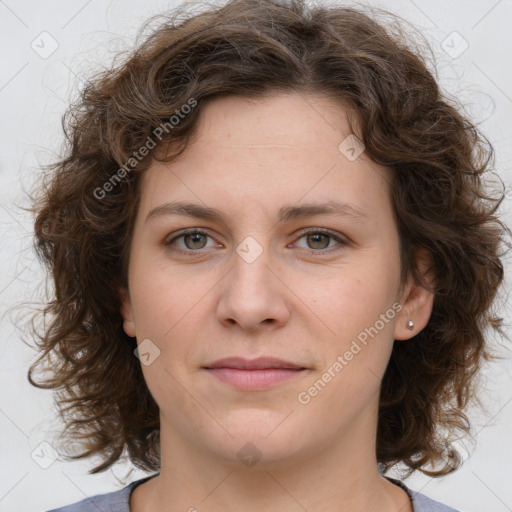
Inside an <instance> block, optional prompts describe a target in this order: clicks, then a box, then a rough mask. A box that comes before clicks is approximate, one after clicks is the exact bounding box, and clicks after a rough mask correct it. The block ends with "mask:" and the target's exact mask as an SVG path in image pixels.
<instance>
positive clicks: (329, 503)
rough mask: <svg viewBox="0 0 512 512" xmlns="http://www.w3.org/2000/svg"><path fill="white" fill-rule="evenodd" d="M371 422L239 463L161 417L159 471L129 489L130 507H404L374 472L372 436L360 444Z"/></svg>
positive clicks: (353, 511) (166, 510) (370, 510)
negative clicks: (301, 448) (288, 452)
mask: <svg viewBox="0 0 512 512" xmlns="http://www.w3.org/2000/svg"><path fill="white" fill-rule="evenodd" d="M374 428H375V425H367V426H366V428H364V426H363V425H360V426H358V428H356V429H351V430H352V431H351V432H346V433H344V435H343V436H341V438H338V439H337V442H336V443H333V444H330V445H329V446H324V447H322V449H319V447H315V449H314V451H312V453H311V454H308V453H304V452H303V453H295V454H293V455H292V456H289V457H286V459H283V458H281V459H279V460H276V459H273V460H265V457H264V456H263V457H262V458H261V459H260V460H259V461H258V462H256V463H255V464H254V465H252V466H244V465H243V464H241V463H240V461H239V460H238V459H237V458H236V457H233V458H232V459H229V458H225V459H222V458H221V457H219V455H218V454H212V453H210V452H209V451H207V450H205V449H204V447H203V446H201V445H200V444H199V443H197V442H194V440H191V439H188V440H187V439H184V438H183V437H182V436H180V435H179V434H178V433H177V432H176V431H174V430H173V429H172V428H171V427H170V426H169V425H166V424H165V419H164V418H161V449H162V452H161V455H162V465H161V469H160V474H159V476H157V477H155V478H153V479H151V480H149V481H148V482H146V483H145V484H142V485H141V486H139V487H138V488H137V489H136V490H135V491H134V493H133V494H132V500H131V504H130V506H131V510H132V512H144V511H149V510H159V511H161V512H175V511H188V512H196V511H199V510H208V511H209V512H221V511H222V512H226V511H228V512H229V511H238V510H244V512H261V511H262V510H265V511H266V512H274V511H275V512H277V511H279V512H288V511H290V512H292V511H293V512H296V511H297V510H315V511H318V512H334V511H336V512H349V511H350V512H357V511H361V512H362V511H364V512H377V511H378V512H399V511H400V512H412V506H411V503H410V500H409V497H408V496H407V493H406V492H405V491H404V490H402V489H400V488H399V487H397V486H396V485H394V484H392V483H390V482H389V481H388V480H386V479H385V478H383V477H382V476H381V475H380V474H379V471H378V466H377V462H376V459H375V442H373V443H367V442H366V443H365V442H364V441H367V440H368V438H369V437H368V436H369V435H371V432H374ZM249 451H250V450H249ZM142 487H145V489H144V490H143V489H141V488H142Z"/></svg>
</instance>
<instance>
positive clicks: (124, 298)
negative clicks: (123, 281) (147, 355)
mask: <svg viewBox="0 0 512 512" xmlns="http://www.w3.org/2000/svg"><path fill="white" fill-rule="evenodd" d="M119 293H120V296H121V316H122V317H123V329H124V332H125V333H126V334H127V336H130V337H132V338H134V337H135V321H134V319H133V308H132V303H131V300H130V295H129V293H128V290H127V289H126V288H122V289H121V290H120V292H119Z"/></svg>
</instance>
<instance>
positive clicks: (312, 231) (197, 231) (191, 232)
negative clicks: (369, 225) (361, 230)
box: [164, 228, 348, 256]
mask: <svg viewBox="0 0 512 512" xmlns="http://www.w3.org/2000/svg"><path fill="white" fill-rule="evenodd" d="M195 234H198V235H204V236H207V237H210V238H212V237H211V236H210V235H209V234H208V233H207V232H206V231H204V230H202V229H200V228H191V229H187V230H184V231H181V232H180V233H179V234H178V235H177V236H175V237H173V238H172V239H171V240H169V241H168V242H164V246H165V247H168V248H170V250H171V251H173V252H176V253H179V254H185V255H191V254H193V253H200V252H203V249H197V250H193V249H188V250H183V249H176V248H175V247H171V246H172V243H173V242H175V241H176V240H178V239H180V238H183V237H184V236H186V235H195ZM310 234H315V235H316V234H321V235H326V236H328V237H330V238H331V239H334V240H335V241H336V242H338V244H339V247H338V248H337V249H336V248H330V249H322V250H318V251H317V250H314V249H303V250H304V251H307V252H309V254H312V255H315V256H322V255H324V254H327V253H330V252H332V251H336V250H339V249H341V248H343V247H344V246H346V245H348V242H347V241H346V240H343V239H342V238H341V237H339V236H338V235H336V234H335V233H333V232H332V231H329V230H326V229H309V230H306V231H302V232H301V233H300V236H299V238H298V240H300V239H301V238H303V237H305V236H307V235H310Z"/></svg>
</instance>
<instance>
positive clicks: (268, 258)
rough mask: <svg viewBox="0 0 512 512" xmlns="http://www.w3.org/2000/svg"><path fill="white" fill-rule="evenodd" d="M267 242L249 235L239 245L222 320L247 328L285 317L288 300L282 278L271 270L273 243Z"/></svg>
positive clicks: (225, 292)
mask: <svg viewBox="0 0 512 512" xmlns="http://www.w3.org/2000/svg"><path fill="white" fill-rule="evenodd" d="M263 238H264V237H261V240H262V241H263ZM264 244H265V245H263V244H262V243H260V242H259V241H257V240H256V239H255V238H254V237H247V238H245V239H244V240H242V242H241V243H240V244H239V245H238V246H237V247H236V253H234V254H233V257H232V262H231V268H230V272H228V274H227V275H226V276H225V281H224V286H223V291H222V296H221V298H220V301H219V307H218V315H219V321H221V322H222V321H229V322H230V323H233V321H234V322H236V323H237V324H239V325H240V326H241V327H243V328H246V329H249V328H250V329H253V328H256V327H257V326H258V325H260V324H261V323H262V322H265V321H268V320H270V319H272V320H273V321H277V322H278V323H281V322H283V321H285V319H286V315H287V308H286V303H285V300H284V296H283V293H282V290H281V291H280V289H279V282H278V281H279V280H278V279H277V278H276V276H275V275H274V273H273V272H272V271H271V268H272V266H273V265H272V254H271V250H270V249H269V248H268V246H269V244H268V243H266V242H264Z"/></svg>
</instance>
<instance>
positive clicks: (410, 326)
mask: <svg viewBox="0 0 512 512" xmlns="http://www.w3.org/2000/svg"><path fill="white" fill-rule="evenodd" d="M407 329H410V330H411V331H412V330H413V329H414V322H413V321H412V320H409V321H408V322H407Z"/></svg>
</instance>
